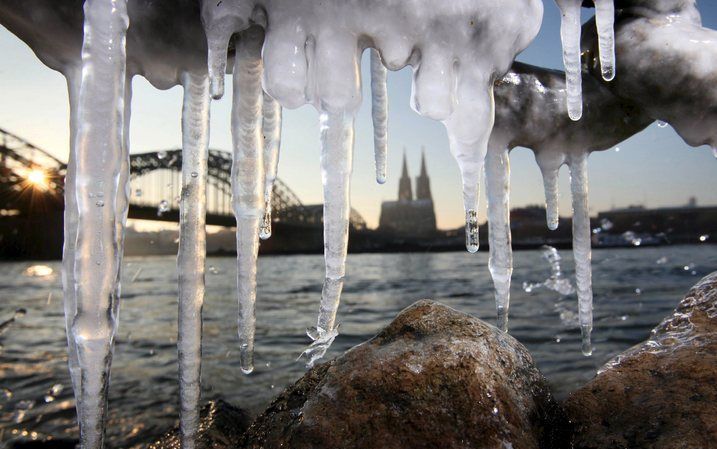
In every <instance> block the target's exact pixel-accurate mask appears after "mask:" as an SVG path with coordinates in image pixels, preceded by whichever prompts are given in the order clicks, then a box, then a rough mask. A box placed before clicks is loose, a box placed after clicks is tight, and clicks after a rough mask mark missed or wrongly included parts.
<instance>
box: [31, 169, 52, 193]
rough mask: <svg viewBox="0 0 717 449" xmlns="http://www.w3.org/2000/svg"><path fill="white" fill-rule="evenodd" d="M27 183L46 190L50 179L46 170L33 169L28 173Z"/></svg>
mask: <svg viewBox="0 0 717 449" xmlns="http://www.w3.org/2000/svg"><path fill="white" fill-rule="evenodd" d="M26 178H27V183H28V184H29V185H30V186H32V187H35V188H39V189H42V190H45V189H47V188H48V179H47V175H46V174H45V172H44V171H42V170H38V169H32V170H30V171H29V172H28V173H27V177H26Z"/></svg>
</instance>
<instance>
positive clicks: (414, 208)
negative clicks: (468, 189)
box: [378, 151, 436, 237]
mask: <svg viewBox="0 0 717 449" xmlns="http://www.w3.org/2000/svg"><path fill="white" fill-rule="evenodd" d="M378 229H379V231H382V232H386V233H392V234H402V235H406V236H407V237H408V236H410V237H418V236H427V235H431V234H434V233H435V232H436V212H435V211H434V209H433V196H432V195H431V183H430V180H429V178H428V171H427V170H426V154H425V151H423V152H422V154H421V174H420V175H419V176H418V177H417V178H416V196H415V199H414V196H413V188H412V186H411V178H410V176H409V174H408V165H407V164H406V154H405V152H404V154H403V169H402V171H401V179H400V180H399V182H398V200H397V201H384V202H383V203H381V218H380V219H379V225H378Z"/></svg>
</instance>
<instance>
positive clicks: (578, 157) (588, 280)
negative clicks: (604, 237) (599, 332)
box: [568, 153, 593, 356]
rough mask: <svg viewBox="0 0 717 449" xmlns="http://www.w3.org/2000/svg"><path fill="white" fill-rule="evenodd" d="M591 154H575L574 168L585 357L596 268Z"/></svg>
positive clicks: (575, 230)
mask: <svg viewBox="0 0 717 449" xmlns="http://www.w3.org/2000/svg"><path fill="white" fill-rule="evenodd" d="M587 158H588V153H579V154H573V155H572V156H571V158H570V160H569V161H568V164H569V166H570V188H571V191H572V200H573V258H574V259H575V284H576V286H577V291H578V312H579V317H580V330H581V332H582V338H583V343H582V350H583V354H585V355H586V356H589V355H591V354H592V346H591V343H590V333H591V332H592V328H593V290H592V268H591V266H590V259H591V257H592V256H591V248H590V243H591V242H590V236H591V230H590V212H589V209H588V168H587Z"/></svg>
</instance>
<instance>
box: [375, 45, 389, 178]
mask: <svg viewBox="0 0 717 449" xmlns="http://www.w3.org/2000/svg"><path fill="white" fill-rule="evenodd" d="M387 76H388V71H387V70H386V67H384V65H383V63H382V62H381V55H380V54H379V52H378V51H377V50H374V49H371V102H372V103H371V116H372V119H373V148H374V153H375V154H374V156H375V159H376V182H378V183H379V184H384V183H385V182H386V157H387V153H388V137H387V134H388V87H387V85H386V80H387Z"/></svg>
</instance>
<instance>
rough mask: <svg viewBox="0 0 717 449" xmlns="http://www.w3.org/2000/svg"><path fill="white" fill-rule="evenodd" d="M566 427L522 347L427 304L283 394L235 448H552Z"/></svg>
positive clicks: (404, 314)
mask: <svg viewBox="0 0 717 449" xmlns="http://www.w3.org/2000/svg"><path fill="white" fill-rule="evenodd" d="M563 429H564V421H563V420H562V414H561V410H560V408H559V406H558V405H557V404H556V402H555V401H554V400H553V398H552V396H551V394H550V392H549V390H548V387H547V383H546V381H545V379H544V378H543V376H542V375H541V374H540V372H539V371H538V369H537V368H536V366H535V364H534V363H533V360H532V358H531V356H530V354H529V353H528V351H527V350H526V349H525V348H524V347H523V346H522V345H521V344H520V343H518V342H517V341H516V340H515V339H514V338H512V337H511V336H509V335H507V334H504V333H502V332H500V331H499V330H497V329H496V328H494V327H493V326H489V325H487V324H485V323H484V322H482V321H480V320H478V319H476V318H473V317H470V316H468V315H466V314H463V313H460V312H457V311H455V310H453V309H451V308H449V307H446V306H444V305H441V304H439V303H436V302H432V301H427V300H423V301H419V302H417V303H415V304H414V305H412V306H411V307H409V308H407V309H405V310H404V311H403V312H401V314H399V315H398V317H397V318H396V319H395V320H394V321H393V322H392V323H391V324H390V325H388V327H386V328H385V329H384V330H383V331H381V332H380V333H379V334H378V335H377V336H375V337H374V338H372V339H371V340H369V341H367V342H366V343H363V344H361V345H359V346H356V347H354V348H353V349H351V350H349V351H347V352H346V353H345V354H344V355H342V356H341V357H339V358H337V359H335V360H333V361H331V362H328V363H325V364H323V365H320V366H318V367H316V368H314V369H312V370H311V371H309V372H308V373H307V374H306V375H305V376H304V377H303V378H302V379H300V380H299V381H298V382H297V383H296V384H294V385H293V386H291V387H289V388H288V389H287V390H285V391H284V392H283V393H282V394H281V395H280V396H279V397H278V398H277V399H276V400H275V401H274V402H273V403H272V404H271V405H270V406H269V408H267V410H266V411H265V412H264V413H263V414H261V415H260V416H259V417H258V418H257V419H256V420H255V421H254V423H253V424H252V425H251V427H250V428H249V430H248V431H247V433H246V434H245V435H244V438H243V441H242V445H241V446H240V447H246V448H267V449H268V448H279V447H283V448H292V449H302V448H367V449H368V448H371V449H378V448H411V449H420V448H445V449H450V448H469V447H470V448H491V449H493V448H514V449H519V448H520V449H529V448H551V449H557V448H559V447H562V438H563V435H564V434H563Z"/></svg>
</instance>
